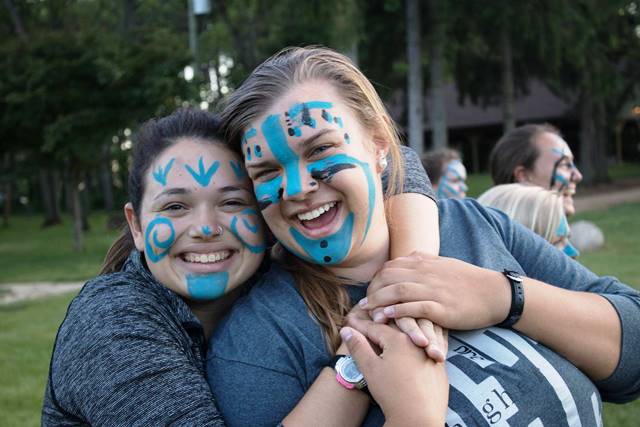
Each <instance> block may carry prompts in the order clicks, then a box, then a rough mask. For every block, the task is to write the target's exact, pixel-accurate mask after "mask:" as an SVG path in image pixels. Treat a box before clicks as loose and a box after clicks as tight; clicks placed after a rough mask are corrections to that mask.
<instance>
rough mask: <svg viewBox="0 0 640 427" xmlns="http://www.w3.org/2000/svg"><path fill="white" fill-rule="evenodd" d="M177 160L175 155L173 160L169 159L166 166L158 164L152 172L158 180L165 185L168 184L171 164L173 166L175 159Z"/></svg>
mask: <svg viewBox="0 0 640 427" xmlns="http://www.w3.org/2000/svg"><path fill="white" fill-rule="evenodd" d="M174 160H175V157H172V158H171V160H169V161H168V162H167V164H166V165H165V166H164V168H163V167H162V166H158V167H157V168H156V169H155V170H154V171H153V172H152V173H153V177H154V178H155V180H156V181H158V182H159V183H160V184H161V185H162V186H163V187H164V186H165V185H167V175H168V174H169V171H170V170H171V166H173V161H174Z"/></svg>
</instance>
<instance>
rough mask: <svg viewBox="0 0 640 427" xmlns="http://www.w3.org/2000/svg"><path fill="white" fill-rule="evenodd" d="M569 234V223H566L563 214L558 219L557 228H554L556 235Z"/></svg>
mask: <svg viewBox="0 0 640 427" xmlns="http://www.w3.org/2000/svg"><path fill="white" fill-rule="evenodd" d="M568 235H569V224H568V223H567V218H565V217H564V216H563V217H562V219H561V220H560V223H559V224H558V228H556V236H558V237H565V236H568Z"/></svg>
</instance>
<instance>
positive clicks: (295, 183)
mask: <svg viewBox="0 0 640 427" xmlns="http://www.w3.org/2000/svg"><path fill="white" fill-rule="evenodd" d="M283 186H284V188H283V190H284V191H283V193H282V198H283V199H284V200H304V199H305V198H306V197H307V196H308V195H309V194H310V193H312V192H314V191H316V190H317V189H318V181H316V179H315V178H313V176H311V173H309V172H308V171H307V169H306V167H304V166H303V165H300V166H298V167H297V168H296V169H295V170H288V171H286V173H285V179H284V182H283Z"/></svg>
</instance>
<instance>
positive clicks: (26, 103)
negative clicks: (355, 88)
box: [0, 0, 640, 425]
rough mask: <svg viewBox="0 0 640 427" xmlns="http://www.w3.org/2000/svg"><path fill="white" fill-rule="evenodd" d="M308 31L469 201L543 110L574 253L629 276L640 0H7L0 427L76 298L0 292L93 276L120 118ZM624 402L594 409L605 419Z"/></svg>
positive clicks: (124, 138)
mask: <svg viewBox="0 0 640 427" xmlns="http://www.w3.org/2000/svg"><path fill="white" fill-rule="evenodd" d="M308 44H322V45H326V46H329V47H332V48H334V49H336V50H339V51H341V52H344V53H346V54H347V55H349V56H350V57H351V58H352V59H353V60H354V61H355V62H356V63H357V64H358V65H359V67H360V68H361V69H362V70H363V71H364V73H365V74H366V75H367V76H368V77H369V78H370V79H371V80H372V81H373V82H374V84H375V86H376V88H377V90H378V92H379V93H380V95H381V96H382V98H383V99H384V101H385V103H386V105H387V107H388V109H389V111H390V112H391V114H392V116H393V118H394V119H395V120H396V121H397V122H398V123H399V125H400V128H401V130H402V132H403V134H404V137H405V140H406V142H407V143H408V144H409V145H411V146H412V147H413V148H415V149H416V150H417V151H418V152H423V151H425V150H428V149H431V148H438V147H445V146H447V147H451V148H455V149H457V150H459V151H460V152H461V153H462V156H463V160H464V163H465V164H466V166H467V168H468V170H469V172H470V176H469V180H468V183H469V187H470V190H469V195H470V196H472V197H475V196H477V195H479V194H480V193H482V192H483V191H484V190H486V189H487V188H488V187H489V186H490V185H491V182H490V178H489V176H488V174H487V166H488V165H487V160H488V155H489V152H490V150H491V148H492V147H493V145H494V144H495V143H496V141H497V140H498V139H499V138H500V136H501V135H502V134H503V133H504V131H505V130H509V129H512V128H513V127H514V126H519V125H521V124H525V123H541V122H548V123H552V124H553V125H555V126H557V127H558V128H559V129H560V130H561V132H562V133H563V135H564V137H565V139H566V140H567V142H568V143H569V145H570V147H571V149H572V150H573V153H574V154H575V156H576V160H577V164H578V167H579V168H580V170H581V172H582V173H583V175H584V181H583V183H582V184H581V185H580V186H579V187H578V194H577V197H578V202H579V201H580V200H581V199H582V200H583V202H582V204H581V205H580V204H579V205H578V206H579V212H578V215H577V219H588V220H590V221H593V222H594V223H596V224H598V226H599V227H600V228H601V229H602V230H603V231H604V234H605V236H606V243H605V245H604V246H603V247H602V248H601V249H599V250H598V251H596V252H592V253H589V254H584V255H582V256H581V257H580V258H579V261H580V262H582V263H583V264H585V265H587V267H589V268H591V269H592V270H594V271H596V272H597V273H599V274H605V273H606V274H613V275H616V276H618V277H620V279H621V280H623V281H625V282H626V283H629V284H631V285H632V286H636V287H638V288H640V267H638V256H637V254H638V252H639V251H640V243H639V242H640V225H639V224H638V223H639V219H640V2H638V1H629V0H626V1H623V0H620V1H618V0H528V1H509V0H488V1H475V0H456V1H444V0H424V1H420V0H368V1H367V0H322V1H320V0H308V1H300V0H295V1H294V0H243V1H240V0H208V1H206V0H172V1H168V0H3V1H2V5H1V6H0V209H1V210H2V219H1V220H0V284H4V285H0V298H3V299H2V301H3V302H2V303H0V348H1V350H0V414H1V415H0V424H2V425H37V424H39V409H40V405H41V400H42V394H43V388H44V382H45V380H46V372H47V368H48V360H49V356H50V353H51V344H52V341H53V337H54V335H55V331H56V329H57V327H58V325H59V323H60V321H61V320H62V318H63V317H64V312H65V308H66V305H67V304H68V302H69V300H70V299H71V298H72V294H64V295H62V296H54V297H51V296H50V297H48V298H46V299H38V300H28V299H22V297H18V298H14V296H15V295H17V294H20V295H26V296H27V297H32V296H35V295H39V292H40V291H38V290H34V289H36V288H30V287H29V286H31V285H50V287H54V288H55V287H56V286H57V288H56V289H58V290H66V289H67V288H65V287H64V286H62V283H68V282H70V285H71V286H76V288H74V289H77V283H78V282H82V281H84V280H86V279H88V278H90V277H92V276H93V275H95V274H96V273H97V271H98V269H99V266H100V263H101V261H102V258H103V257H104V254H105V253H106V250H107V248H108V247H109V245H110V243H111V242H112V241H113V239H114V238H115V236H116V235H117V233H118V227H119V226H121V224H122V219H123V218H122V213H121V212H122V206H123V204H124V202H125V201H126V176H127V171H128V158H129V152H130V149H131V146H132V143H131V135H132V133H133V132H135V130H136V129H137V127H138V126H139V125H140V124H141V123H142V122H144V121H145V120H147V119H149V118H151V117H158V116H162V115H166V114H168V113H170V112H171V111H173V110H174V109H176V108H178V107H181V106H195V107H197V108H201V109H207V110H212V111H213V110H215V109H216V106H217V105H218V103H219V102H220V101H221V100H222V99H224V97H225V95H227V94H228V93H230V92H231V91H233V89H234V88H235V87H237V86H238V85H239V84H240V83H241V82H242V80H243V79H244V77H245V76H247V74H248V73H249V72H250V71H251V70H252V69H253V68H254V67H255V66H256V65H258V64H259V63H260V62H262V61H263V60H264V59H266V58H267V57H268V56H270V55H272V54H273V53H275V52H277V51H278V50H280V49H281V48H283V47H285V46H290V45H308ZM614 193H615V194H617V195H618V197H617V198H616V199H615V201H613V202H611V201H610V200H609V199H607V196H609V195H611V194H614ZM43 282H46V283H43ZM50 282H53V283H50ZM37 289H40V288H37ZM47 289H49V288H47ZM20 292H22V293H20ZM44 293H49V291H44ZM639 417H640V406H638V405H626V406H622V407H613V406H607V407H606V408H605V422H606V424H607V425H636V423H637V420H638V419H640V418H639Z"/></svg>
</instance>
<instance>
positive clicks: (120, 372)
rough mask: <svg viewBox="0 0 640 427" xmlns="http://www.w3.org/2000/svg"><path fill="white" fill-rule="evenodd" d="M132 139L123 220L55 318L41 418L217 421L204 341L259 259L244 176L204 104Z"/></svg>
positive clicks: (261, 241)
mask: <svg viewBox="0 0 640 427" xmlns="http://www.w3.org/2000/svg"><path fill="white" fill-rule="evenodd" d="M134 141H135V145H134V150H133V162H132V165H131V171H130V175H129V198H130V199H129V200H130V202H129V203H127V204H126V205H125V207H124V212H125V215H126V218H127V222H128V225H129V226H128V228H127V230H126V231H125V232H124V233H123V235H122V237H120V238H119V239H118V241H117V242H116V243H115V244H114V245H113V246H112V247H111V249H110V250H109V253H108V254H107V257H106V259H105V264H104V266H103V270H102V275H101V276H99V277H97V278H95V279H93V280H91V281H89V282H88V283H87V284H86V285H85V286H84V287H83V288H82V290H81V291H80V293H79V294H78V296H77V297H75V298H74V300H73V301H72V302H71V304H70V306H69V309H68V311H67V315H66V317H65V320H64V321H63V323H62V325H61V326H60V329H59V331H58V335H57V337H56V342H55V346H54V350H53V355H52V358H51V365H50V370H49V379H48V384H47V388H46V393H45V399H44V406H43V411H42V424H43V425H62V424H64V425H88V424H90V425H167V424H172V425H173V424H176V425H177V424H179V425H203V426H204V425H207V426H214V425H220V426H222V425H224V423H223V422H222V418H221V417H220V414H219V413H218V411H217V410H216V407H215V402H214V399H213V396H212V395H211V391H210V389H209V387H208V385H207V382H206V379H205V377H204V356H205V340H206V337H208V336H209V335H210V333H211V330H212V328H213V326H214V324H215V323H216V322H217V320H218V319H219V318H220V317H221V316H222V314H223V312H224V311H225V310H226V309H227V307H228V306H229V305H230V304H231V303H232V302H233V300H234V299H235V298H236V297H237V295H238V293H239V290H240V287H241V285H242V284H244V283H246V282H247V281H248V280H249V279H250V277H251V276H252V275H253V274H254V273H255V272H256V271H257V270H258V267H259V266H260V265H261V263H262V261H263V258H264V252H265V229H264V225H263V222H262V218H261V216H260V215H259V213H258V211H257V205H256V202H255V198H254V196H253V190H252V188H251V182H250V181H249V179H248V177H247V176H246V172H245V170H244V166H243V165H242V163H241V162H242V159H241V157H240V156H238V155H237V154H236V153H234V152H232V151H230V150H229V149H228V148H227V147H225V145H224V144H223V143H222V139H221V138H220V136H219V132H218V121H217V118H216V116H214V115H212V114H210V113H206V112H202V111H197V110H179V111H177V112H175V113H174V114H172V115H170V116H168V117H165V118H163V119H160V120H157V121H156V120H151V121H149V122H147V123H146V124H145V125H143V126H142V128H141V129H140V130H139V132H137V134H136V136H135V137H134Z"/></svg>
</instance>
